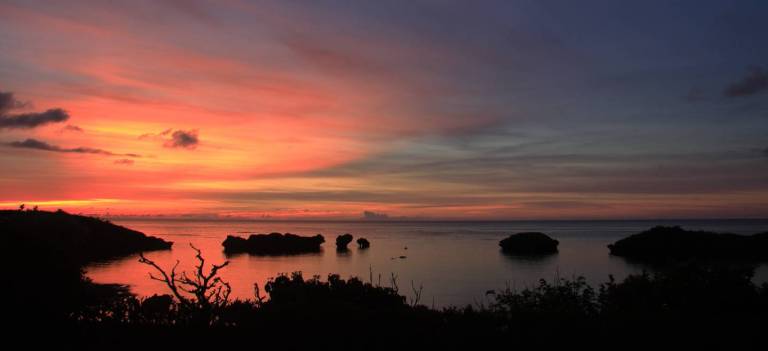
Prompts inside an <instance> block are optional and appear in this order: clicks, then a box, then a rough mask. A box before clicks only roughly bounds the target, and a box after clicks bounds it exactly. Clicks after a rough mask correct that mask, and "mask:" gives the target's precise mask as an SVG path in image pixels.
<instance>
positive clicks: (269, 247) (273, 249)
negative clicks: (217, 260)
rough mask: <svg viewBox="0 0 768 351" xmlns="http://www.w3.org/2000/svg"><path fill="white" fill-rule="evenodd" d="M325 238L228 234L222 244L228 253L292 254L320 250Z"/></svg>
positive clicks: (277, 234) (276, 234)
mask: <svg viewBox="0 0 768 351" xmlns="http://www.w3.org/2000/svg"><path fill="white" fill-rule="evenodd" d="M324 242H325V238H323V236H322V235H320V234H318V235H315V236H300V235H295V234H291V233H285V234H281V233H271V234H252V235H250V236H249V237H248V238H247V239H245V238H241V237H237V236H232V235H228V236H227V238H226V239H225V240H224V242H222V243H221V244H222V245H223V246H224V252H225V253H227V254H234V253H249V254H253V255H292V254H301V253H308V252H319V251H320V249H321V248H320V245H321V244H322V243H324Z"/></svg>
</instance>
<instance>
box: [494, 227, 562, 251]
mask: <svg viewBox="0 0 768 351" xmlns="http://www.w3.org/2000/svg"><path fill="white" fill-rule="evenodd" d="M559 243H560V242H558V241H557V240H555V239H552V238H550V237H549V236H547V235H546V234H544V233H539V232H525V233H517V234H512V235H510V236H509V237H508V238H506V239H504V240H501V241H500V242H499V246H501V250H502V251H504V252H505V253H509V254H515V255H546V254H553V253H557V245H558V244H559Z"/></svg>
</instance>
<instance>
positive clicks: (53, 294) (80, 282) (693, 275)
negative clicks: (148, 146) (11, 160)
mask: <svg viewBox="0 0 768 351" xmlns="http://www.w3.org/2000/svg"><path fill="white" fill-rule="evenodd" d="M19 245H22V246H19V248H21V249H22V250H23V249H26V247H24V246H23V245H25V243H24V242H22V243H20V244H19ZM31 245H33V246H34V245H37V244H36V243H32V244H31ZM30 249H31V248H30ZM44 249H45V250H47V247H44ZM193 249H195V250H196V255H195V259H196V260H197V265H196V266H195V269H194V270H193V271H192V272H189V273H187V272H177V269H176V268H177V267H178V262H177V264H176V265H174V266H173V267H165V268H164V267H160V266H159V265H157V264H156V263H155V262H153V261H151V260H149V259H148V258H146V257H144V256H143V255H142V256H141V258H140V261H141V262H143V263H145V264H147V267H148V270H150V271H151V273H152V277H151V279H156V280H158V281H161V282H163V283H164V284H165V285H166V286H167V287H168V292H169V295H155V296H151V297H145V298H142V297H136V296H133V295H130V294H128V293H127V291H126V290H125V289H124V288H121V287H118V286H103V285H95V284H92V283H91V282H89V281H88V280H87V279H85V278H84V277H83V274H82V271H81V270H80V268H79V267H80V266H79V264H80V263H79V261H78V260H72V259H70V258H68V257H67V256H66V255H61V252H60V251H56V250H50V251H45V252H43V254H44V255H45V256H43V257H46V258H49V259H50V260H33V261H32V262H29V261H27V260H25V257H26V255H27V252H24V251H18V252H24V255H21V254H16V253H14V252H11V253H10V254H8V255H5V256H3V259H4V260H7V262H4V263H6V267H12V269H11V273H10V279H11V280H10V281H11V282H13V283H14V284H13V286H12V288H11V290H12V291H13V292H14V294H15V296H14V297H12V299H11V300H9V301H6V306H7V308H6V310H9V311H10V312H11V314H10V315H8V316H9V318H11V320H13V321H14V323H13V328H23V329H26V330H34V331H35V332H36V333H38V334H39V335H44V336H45V337H44V338H42V337H39V338H33V339H26V340H25V342H26V343H27V345H28V344H29V343H31V342H35V341H42V342H44V341H48V342H53V343H56V345H57V346H58V347H66V346H76V347H78V348H109V349H129V348H130V349H137V348H173V349H184V348H190V349H201V348H209V347H210V348H213V347H216V348H223V347H251V348H279V349H281V350H282V349H288V350H297V349H361V348H362V349H374V350H383V349H392V348H401V349H403V348H405V349H412V348H416V347H419V348H427V349H462V350H466V349H478V348H490V347H498V346H500V345H501V346H504V347H511V346H515V347H519V348H524V347H537V348H553V347H576V346H589V347H590V348H608V347H611V348H622V349H624V348H631V349H633V348H634V349H637V348H646V349H647V348H654V347H655V348H669V347H678V348H684V349H692V348H696V347H706V348H727V349H760V348H764V347H766V346H768V345H766V341H765V340H764V338H763V337H762V333H763V332H764V331H763V329H764V325H765V320H764V319H765V316H766V315H768V285H766V284H763V285H761V286H758V285H756V284H755V283H753V281H752V275H753V272H754V267H753V266H751V265H746V264H724V263H722V262H714V261H713V262H709V263H702V262H698V263H695V264H694V263H686V264H675V265H667V266H664V269H662V270H658V271H655V272H653V273H647V272H644V273H642V274H636V275H630V276H629V277H627V278H625V279H624V280H622V281H616V280H614V279H613V278H610V279H609V281H608V282H607V283H605V284H602V285H600V286H598V287H592V286H590V285H589V284H587V283H586V281H585V280H584V278H581V277H574V278H558V279H555V280H554V281H552V282H548V281H545V280H541V281H540V282H539V283H538V284H536V285H534V286H524V287H521V288H514V287H508V288H506V289H504V290H502V291H499V292H494V293H493V296H495V297H493V298H492V301H491V302H490V303H489V304H487V305H476V306H465V307H449V308H443V309H435V308H430V307H427V306H425V305H423V304H422V301H421V295H422V291H423V289H422V288H421V287H416V285H415V284H414V283H413V282H411V287H410V288H411V290H412V291H411V294H409V295H410V296H411V298H410V299H409V298H407V297H405V296H403V294H401V291H400V288H399V286H398V282H397V278H396V276H394V275H392V277H391V279H390V280H389V282H388V284H387V285H386V286H383V285H382V284H381V282H376V283H375V282H374V281H373V273H371V277H370V279H369V281H367V282H365V281H362V280H360V279H358V278H349V279H343V278H341V277H340V276H338V275H329V276H328V277H327V279H321V278H320V277H318V276H315V277H311V278H308V279H307V278H305V277H304V276H303V275H302V274H301V273H300V272H295V273H292V274H290V275H279V276H277V277H275V278H273V279H271V280H269V281H268V282H267V283H266V284H265V285H264V289H263V291H262V290H261V289H260V286H259V285H258V284H255V285H254V295H253V298H252V299H249V300H232V299H230V298H229V285H228V284H227V283H226V282H225V281H223V280H221V278H219V273H220V271H221V270H222V269H226V267H227V262H223V263H221V264H212V265H208V264H207V263H206V261H205V259H204V258H203V255H202V253H201V252H200V251H199V250H197V249H196V248H194V247H193ZM263 293H266V295H263ZM478 293H480V292H478Z"/></svg>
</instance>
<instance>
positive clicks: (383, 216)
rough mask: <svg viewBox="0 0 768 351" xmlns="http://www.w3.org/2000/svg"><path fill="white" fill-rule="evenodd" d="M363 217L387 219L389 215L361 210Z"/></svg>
mask: <svg viewBox="0 0 768 351" xmlns="http://www.w3.org/2000/svg"><path fill="white" fill-rule="evenodd" d="M363 219H374V220H382V219H389V215H387V214H386V213H378V212H373V211H363Z"/></svg>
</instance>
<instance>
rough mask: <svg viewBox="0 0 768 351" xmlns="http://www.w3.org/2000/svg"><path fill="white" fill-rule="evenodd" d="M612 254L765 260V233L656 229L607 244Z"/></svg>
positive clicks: (767, 254) (645, 257) (767, 255)
mask: <svg viewBox="0 0 768 351" xmlns="http://www.w3.org/2000/svg"><path fill="white" fill-rule="evenodd" d="M608 249H610V251H611V254H612V255H615V256H622V257H627V258H633V259H640V260H670V259H671V260H680V259H717V260H722V259H725V260H742V261H743V260H749V261H766V260H768V233H760V234H755V235H739V234H731V233H715V232H708V231H700V230H686V229H683V228H681V227H677V226H675V227H665V226H657V227H653V228H651V229H649V230H646V231H644V232H641V233H637V234H634V235H630V236H629V237H626V238H624V239H621V240H619V241H617V242H615V243H613V244H610V245H608Z"/></svg>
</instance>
